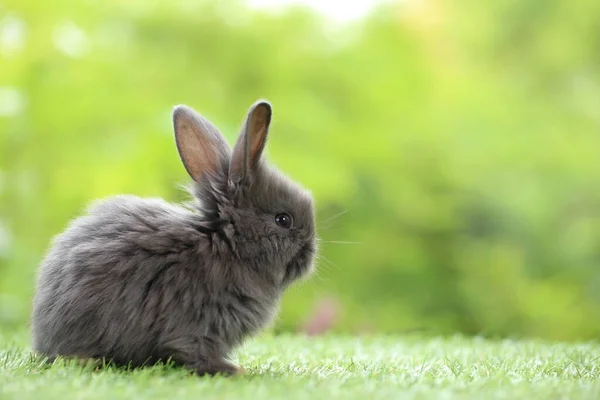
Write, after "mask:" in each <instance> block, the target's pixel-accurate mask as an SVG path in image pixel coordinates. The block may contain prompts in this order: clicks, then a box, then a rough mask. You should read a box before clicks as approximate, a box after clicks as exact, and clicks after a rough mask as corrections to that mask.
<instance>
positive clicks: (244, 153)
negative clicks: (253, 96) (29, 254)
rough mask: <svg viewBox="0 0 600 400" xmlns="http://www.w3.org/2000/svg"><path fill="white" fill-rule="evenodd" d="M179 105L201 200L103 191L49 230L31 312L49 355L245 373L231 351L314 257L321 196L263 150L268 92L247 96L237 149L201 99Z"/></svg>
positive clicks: (180, 128)
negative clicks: (56, 230) (195, 104)
mask: <svg viewBox="0 0 600 400" xmlns="http://www.w3.org/2000/svg"><path fill="white" fill-rule="evenodd" d="M172 116H173V128H174V134H175V147H176V148H177V151H178V153H179V157H180V159H181V161H182V163H183V166H184V168H185V170H186V171H187V174H189V176H190V177H191V178H192V181H191V185H190V186H189V187H188V191H189V192H190V195H191V196H192V199H193V200H194V201H192V202H191V203H190V204H188V205H184V204H171V203H168V202H166V201H164V200H162V199H158V198H140V197H137V196H133V195H117V196H114V197H111V198H108V199H101V200H96V201H94V202H93V203H91V204H90V205H88V206H87V209H86V212H85V213H84V215H82V216H79V217H78V218H75V219H73V220H72V221H71V222H70V223H69V225H68V226H67V228H66V229H65V231H63V232H62V233H60V234H58V235H56V236H55V237H54V238H53V239H52V243H51V246H50V248H49V249H48V250H47V253H46V254H45V256H44V258H43V260H42V262H41V264H40V266H39V271H38V274H37V278H36V279H37V280H36V288H35V293H34V298H33V307H32V315H31V332H32V342H33V350H34V352H35V353H38V354H40V355H42V356H44V357H45V359H47V360H49V361H50V362H52V361H53V360H55V359H56V358H57V357H63V358H75V359H78V360H105V361H106V360H108V361H109V362H111V363H113V365H122V366H129V367H133V368H136V367H143V366H146V365H150V364H156V363H158V362H167V361H170V362H172V363H174V364H175V365H180V366H182V367H184V368H187V369H188V370H190V371H191V372H192V373H195V374H197V375H199V376H202V375H217V374H222V375H226V376H231V375H236V374H240V373H243V372H244V371H245V369H244V368H243V367H241V366H238V365H236V364H234V363H233V362H232V361H231V359H230V357H231V353H232V351H233V350H234V349H235V348H236V347H238V346H240V345H241V344H242V343H243V341H244V340H245V339H248V338H250V337H253V336H255V335H256V334H258V333H259V332H260V331H261V330H264V329H265V328H267V327H268V326H269V325H270V324H272V322H273V320H274V318H275V317H276V315H277V312H278V309H279V304H280V300H281V298H282V295H283V294H284V292H285V290H286V289H287V288H288V287H289V286H290V285H291V284H292V283H294V282H296V281H298V280H301V279H303V278H306V277H308V276H310V274H311V273H312V272H313V270H314V265H313V261H314V258H315V254H316V252H317V239H316V234H315V211H314V201H313V197H312V195H311V193H310V191H308V190H307V189H305V188H304V187H302V186H301V185H299V184H298V183H296V182H294V181H291V180H290V179H289V178H287V177H286V175H284V174H283V173H281V172H280V171H279V170H277V169H276V167H274V166H272V165H270V164H269V163H267V161H265V157H264V156H263V151H264V149H265V145H266V143H267V135H268V132H269V126H270V123H271V117H272V107H271V104H270V103H269V102H268V101H267V100H258V101H256V102H255V103H254V104H253V105H252V106H251V107H250V109H249V111H248V114H247V116H246V118H245V121H244V122H243V124H242V129H241V132H240V134H239V136H238V138H237V141H236V142H235V144H234V146H233V148H230V146H229V145H228V143H227V141H226V139H225V138H224V136H223V135H222V134H221V133H220V132H219V130H218V129H217V128H216V127H215V126H214V125H213V124H212V123H211V122H210V121H209V120H208V119H206V118H205V117H203V116H202V115H200V114H199V113H197V112H196V111H195V110H194V109H192V108H190V107H188V106H185V105H179V106H176V107H174V108H173V113H172Z"/></svg>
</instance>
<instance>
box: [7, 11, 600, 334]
mask: <svg viewBox="0 0 600 400" xmlns="http://www.w3.org/2000/svg"><path fill="white" fill-rule="evenodd" d="M259 97H264V98H268V99H269V100H270V101H272V103H273V105H274V118H275V119H274V123H273V131H272V137H271V141H270V144H269V149H268V154H269V157H270V159H271V160H272V161H273V162H274V163H275V164H277V165H278V166H279V167H280V168H281V169H282V170H283V171H285V172H286V173H287V174H289V175H290V176H291V177H293V178H294V179H296V180H298V181H299V182H301V183H302V184H304V185H305V186H307V187H309V188H310V189H311V190H312V191H313V193H314V195H315V197H316V200H317V204H318V221H319V227H320V236H321V237H322V239H323V241H324V243H323V247H322V259H321V261H320V262H319V266H318V269H319V273H318V275H317V276H316V277H315V278H314V279H312V280H310V281H307V282H306V283H304V284H302V285H299V286H297V287H295V288H294V289H292V290H291V291H290V292H289V293H288V294H287V295H286V297H285V301H284V304H283V307H282V313H281V319H280V320H279V321H278V323H277V326H276V329H277V330H294V329H296V327H297V326H299V325H300V324H301V323H302V321H303V320H304V319H305V318H306V316H307V313H309V312H310V309H311V307H313V305H314V304H315V302H317V301H318V300H319V299H320V298H321V297H322V296H334V297H335V298H337V299H338V300H339V302H340V304H341V305H342V314H341V315H340V318H339V320H338V321H337V324H336V325H335V327H334V329H336V330H338V331H343V332H359V331H364V330H376V331H383V332H394V331H395V332H402V331H407V330H413V329H423V330H425V331H426V332H433V333H451V332H462V333H466V334H484V335H489V336H538V337H544V338H549V339H564V340H571V339H577V338H594V337H597V335H598V334H599V333H600V318H598V316H599V315H600V167H599V166H598V165H599V163H600V161H599V159H600V157H599V151H600V2H598V1H597V0H576V1H575V0H574V1H571V2H564V1H562V2H561V1H557V0H523V1H519V2H514V1H513V2H505V1H500V0H496V1H486V2H481V1H475V0H455V1H453V2H448V1H446V2H444V1H441V0H440V1H435V0H427V1H420V2H416V1H402V2H399V3H392V4H389V5H387V6H382V7H381V8H379V9H377V10H375V11H374V12H373V13H372V15H370V16H368V17H367V18H366V19H365V20H363V21H359V22H356V23H354V24H352V25H349V26H338V25H333V24H332V23H330V22H328V21H327V20H325V19H323V18H322V17H319V16H317V15H315V14H313V13H311V12H309V11H307V10H305V9H301V8H292V9H290V10H289V11H288V12H285V13H280V14H275V13H266V12H259V11H253V10H251V9H248V8H247V7H246V6H245V5H244V4H242V3H239V2H231V1H220V2H191V1H185V0H178V1H169V2H167V1H150V2H145V1H141V0H134V1H118V0H105V1H102V2H101V1H98V0H88V1H74V0H55V1H52V2H39V1H34V0H1V1H0V326H5V327H7V326H16V325H22V324H23V323H26V322H27V318H28V315H29V310H30V301H31V295H32V293H33V283H34V278H35V272H36V268H37V265H38V263H39V261H40V259H41V257H42V256H43V253H44V252H45V251H46V249H47V246H48V245H49V241H50V239H51V237H52V236H53V235H55V234H57V233H58V232H59V231H60V230H61V229H63V228H64V227H65V226H66V224H67V222H68V221H69V220H70V219H71V218H74V217H76V216H77V215H78V214H79V213H80V212H81V211H82V210H83V209H84V208H85V206H86V205H87V203H88V202H89V201H91V200H92V199H94V198H98V197H105V196H109V195H112V194H117V193H134V194H137V195H141V196H162V197H164V198H167V199H169V200H172V201H179V200H183V199H184V198H185V197H184V196H185V194H184V193H183V192H182V191H181V190H180V189H179V187H178V185H179V184H180V183H185V182H186V181H187V176H186V174H185V171H184V169H183V167H182V166H181V165H180V162H179V158H178V156H177V154H176V150H175V147H174V143H173V137H172V127H171V116H170V113H171V109H172V106H173V105H175V104H179V103H185V104H188V105H190V106H192V107H194V108H196V109H197V110H199V111H200V112H202V113H203V114H205V115H206V116H207V117H208V118H209V119H211V120H212V121H213V122H214V123H215V124H217V125H218V126H219V127H221V128H222V130H223V132H224V133H225V134H226V135H227V136H228V138H229V139H230V141H233V139H234V137H235V135H236V134H237V129H238V128H239V126H240V124H241V117H242V116H243V113H244V112H245V111H246V109H247V107H248V106H249V104H251V103H252V102H253V101H254V100H255V99H256V98H259ZM339 242H350V243H339Z"/></svg>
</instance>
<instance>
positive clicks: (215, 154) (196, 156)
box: [173, 106, 230, 182]
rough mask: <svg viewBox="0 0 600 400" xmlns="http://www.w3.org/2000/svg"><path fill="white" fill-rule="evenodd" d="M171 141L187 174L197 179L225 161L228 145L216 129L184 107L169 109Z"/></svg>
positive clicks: (227, 154)
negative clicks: (172, 135)
mask: <svg viewBox="0 0 600 400" xmlns="http://www.w3.org/2000/svg"><path fill="white" fill-rule="evenodd" d="M173 128H174V130H175V143H176V144H177V150H178V151H179V156H180V157H181V161H182V162H183V165H184V166H185V169H186V171H187V172H188V174H189V175H190V176H191V177H192V179H194V180H195V181H196V182H198V181H199V180H200V179H202V177H203V176H205V175H206V174H211V173H214V172H217V171H218V170H219V169H221V168H222V166H223V165H227V164H226V163H227V162H228V161H229V156H230V148H229V145H228V144H227V141H226V140H225V138H224V137H223V135H221V133H220V132H219V130H218V129H217V128H216V127H215V126H214V125H213V124H212V123H211V122H210V121H209V120H207V119H206V118H204V117H203V116H201V115H200V114H198V113H197V112H195V111H194V110H192V109H191V108H189V107H187V106H177V107H175V108H174V110H173Z"/></svg>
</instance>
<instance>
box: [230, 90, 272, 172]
mask: <svg viewBox="0 0 600 400" xmlns="http://www.w3.org/2000/svg"><path fill="white" fill-rule="evenodd" d="M271 114H272V110H271V104H270V103H269V102H268V101H266V100H259V101H257V102H256V103H254V104H253V105H252V107H250V110H249V111H248V115H247V116H246V121H245V122H244V126H243V127H242V131H241V132H240V136H239V137H238V140H237V142H236V143H235V146H234V147H233V155H232V156H231V162H230V164H229V179H231V180H232V181H234V182H240V181H241V180H243V179H244V178H245V177H246V176H247V175H248V172H249V171H251V170H252V169H253V168H254V167H255V166H256V165H257V163H258V161H259V160H260V157H261V155H262V153H263V150H264V148H265V144H266V143H267V134H268V132H269V125H270V123H271Z"/></svg>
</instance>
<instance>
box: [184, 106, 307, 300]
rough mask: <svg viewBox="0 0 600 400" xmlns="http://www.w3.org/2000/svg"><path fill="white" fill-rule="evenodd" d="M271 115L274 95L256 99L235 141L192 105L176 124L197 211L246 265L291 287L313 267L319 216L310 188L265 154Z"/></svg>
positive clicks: (235, 256) (281, 285)
mask: <svg viewBox="0 0 600 400" xmlns="http://www.w3.org/2000/svg"><path fill="white" fill-rule="evenodd" d="M271 116H272V108H271V105H270V104H269V103H268V102H267V101H262V100H261V101H257V102H256V103H254V104H253V105H252V106H251V107H250V109H249V111H248V114H247V116H246V118H245V121H244V122H243V124H242V128H241V132H240V133H239V136H238V139H237V141H236V142H235V145H234V146H233V148H230V146H229V145H228V143H227V141H226V139H225V138H224V136H223V135H222V134H221V133H220V132H219V130H218V129H217V128H216V127H215V126H214V125H213V124H212V123H211V122H210V121H209V120H207V119H206V118H204V117H203V116H202V115H200V114H198V113H197V112H196V111H194V110H193V109H191V108H189V107H187V106H177V107H175V109H174V111H173V125H174V131H175V141H176V145H177V149H178V151H179V155H180V157H181V160H182V162H183V165H184V166H185V169H186V170H187V172H188V174H189V175H190V176H191V178H192V179H193V185H192V187H191V192H192V194H193V195H194V197H195V198H196V200H198V203H197V211H198V212H200V213H202V214H203V216H204V218H205V219H206V220H207V222H209V223H212V224H213V227H215V229H216V230H218V232H220V237H221V238H222V240H223V241H224V242H225V243H226V244H227V247H228V250H229V251H230V252H231V255H232V256H233V257H234V258H235V259H237V260H239V261H241V264H243V265H244V266H245V268H251V269H254V270H255V271H256V273H258V274H261V275H263V276H264V277H265V278H266V279H268V280H269V281H271V282H272V283H274V284H275V285H277V286H278V287H280V288H284V287H286V286H287V285H289V284H290V283H292V282H293V281H295V280H296V279H298V278H301V277H304V276H306V275H308V274H309V273H310V272H311V271H312V268H313V258H314V255H315V252H316V237H315V217H314V204H313V199H312V196H311V194H310V193H309V192H308V191H307V190H305V189H304V188H303V187H302V186H300V185H299V184H297V183H295V182H293V181H291V180H290V179H289V178H288V177H286V176H285V175H284V174H283V173H281V172H280V171H279V170H277V169H276V168H275V167H274V166H272V165H270V164H269V163H268V162H267V161H266V160H265V157H264V154H263V153H264V149H265V145H266V143H267V138H268V134H269V126H270V123H271Z"/></svg>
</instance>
